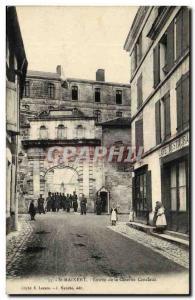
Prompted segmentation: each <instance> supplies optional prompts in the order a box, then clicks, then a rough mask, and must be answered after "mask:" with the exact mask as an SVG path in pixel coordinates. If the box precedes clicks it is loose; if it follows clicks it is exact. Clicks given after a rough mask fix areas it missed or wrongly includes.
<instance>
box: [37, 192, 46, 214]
mask: <svg viewBox="0 0 195 300" xmlns="http://www.w3.org/2000/svg"><path fill="white" fill-rule="evenodd" d="M44 201H45V199H44V198H43V197H42V194H40V197H39V199H38V212H39V214H41V213H43V214H45V209H44Z"/></svg>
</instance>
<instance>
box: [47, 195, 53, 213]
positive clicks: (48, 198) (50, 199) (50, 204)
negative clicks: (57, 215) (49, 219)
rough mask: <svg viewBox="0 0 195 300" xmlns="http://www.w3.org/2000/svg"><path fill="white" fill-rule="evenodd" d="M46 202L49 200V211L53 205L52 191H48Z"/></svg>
mask: <svg viewBox="0 0 195 300" xmlns="http://www.w3.org/2000/svg"><path fill="white" fill-rule="evenodd" d="M46 202H47V211H50V210H51V206H52V196H51V193H50V192H49V193H48V197H47V199H46Z"/></svg>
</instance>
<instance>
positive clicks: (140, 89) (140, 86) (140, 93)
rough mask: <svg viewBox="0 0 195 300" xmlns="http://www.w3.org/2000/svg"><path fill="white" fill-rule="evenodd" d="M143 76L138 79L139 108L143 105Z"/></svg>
mask: <svg viewBox="0 0 195 300" xmlns="http://www.w3.org/2000/svg"><path fill="white" fill-rule="evenodd" d="M142 96H143V95H142V74H141V75H140V76H139V77H138V79H137V108H139V107H140V106H141V105H142V102H143V101H142Z"/></svg>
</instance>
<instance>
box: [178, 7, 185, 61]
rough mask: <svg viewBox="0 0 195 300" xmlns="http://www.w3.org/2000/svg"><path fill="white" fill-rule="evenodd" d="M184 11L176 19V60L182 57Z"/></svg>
mask: <svg viewBox="0 0 195 300" xmlns="http://www.w3.org/2000/svg"><path fill="white" fill-rule="evenodd" d="M182 39H183V35H182V10H180V12H179V13H178V15H177V17H176V59H179V58H180V57H181V55H182Z"/></svg>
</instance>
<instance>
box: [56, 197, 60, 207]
mask: <svg viewBox="0 0 195 300" xmlns="http://www.w3.org/2000/svg"><path fill="white" fill-rule="evenodd" d="M59 209H60V195H59V194H58V193H57V194H56V210H57V211H59Z"/></svg>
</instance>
